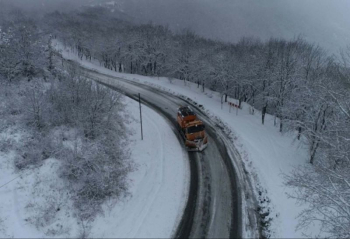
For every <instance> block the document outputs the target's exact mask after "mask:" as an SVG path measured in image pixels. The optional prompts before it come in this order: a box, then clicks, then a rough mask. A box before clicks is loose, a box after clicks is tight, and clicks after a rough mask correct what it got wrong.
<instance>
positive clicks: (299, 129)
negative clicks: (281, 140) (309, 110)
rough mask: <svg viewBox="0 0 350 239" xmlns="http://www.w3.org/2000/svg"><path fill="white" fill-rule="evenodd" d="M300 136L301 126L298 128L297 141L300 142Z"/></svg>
mask: <svg viewBox="0 0 350 239" xmlns="http://www.w3.org/2000/svg"><path fill="white" fill-rule="evenodd" d="M300 136H301V126H299V127H298V140H300Z"/></svg>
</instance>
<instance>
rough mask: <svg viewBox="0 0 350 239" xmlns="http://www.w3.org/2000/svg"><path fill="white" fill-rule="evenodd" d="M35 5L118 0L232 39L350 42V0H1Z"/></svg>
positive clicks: (63, 7) (138, 16)
mask: <svg viewBox="0 0 350 239" xmlns="http://www.w3.org/2000/svg"><path fill="white" fill-rule="evenodd" d="M1 1H2V2H5V1H6V2H11V4H12V5H15V6H18V7H21V8H24V9H27V10H30V11H31V12H35V13H38V12H47V11H52V10H60V11H67V10H73V9H77V8H79V7H81V6H83V5H88V6H91V5H92V4H93V5H96V4H104V3H107V2H109V3H111V2H116V3H117V4H116V5H115V6H113V5H112V4H108V5H107V6H108V7H114V8H116V9H115V10H117V11H116V13H118V12H120V11H122V12H123V13H124V14H125V16H127V17H126V18H127V20H133V21H134V22H137V23H147V22H150V21H152V22H153V23H156V24H163V25H167V26H169V28H170V29H172V30H173V31H175V32H176V31H179V30H181V29H183V28H189V29H192V30H194V31H195V32H196V33H197V34H199V35H201V36H204V37H208V38H212V39H219V40H223V41H229V42H237V41H238V40H239V39H240V38H242V37H258V38H261V39H263V40H266V39H269V38H270V37H276V38H286V39H291V38H295V37H298V36H302V37H303V38H304V39H305V40H307V41H309V42H312V43H316V44H319V45H320V46H322V47H323V48H325V49H328V50H329V51H330V52H336V51H338V50H339V48H343V47H345V46H346V45H348V44H350V14H349V12H350V1H348V0H333V1H331V0H328V1H327V0H307V1H304V0H259V1H257V0H241V1H234V0H215V1H214V0H116V1H112V0H0V2H1Z"/></svg>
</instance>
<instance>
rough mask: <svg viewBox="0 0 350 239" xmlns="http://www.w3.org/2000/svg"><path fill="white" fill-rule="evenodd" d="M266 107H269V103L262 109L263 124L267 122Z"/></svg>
mask: <svg viewBox="0 0 350 239" xmlns="http://www.w3.org/2000/svg"><path fill="white" fill-rule="evenodd" d="M266 109H267V105H265V106H264V107H263V108H262V111H261V123H262V124H264V123H265V114H266Z"/></svg>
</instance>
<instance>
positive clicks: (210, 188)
mask: <svg viewBox="0 0 350 239" xmlns="http://www.w3.org/2000/svg"><path fill="white" fill-rule="evenodd" d="M83 69H84V71H86V72H88V78H90V79H92V80H95V81H96V82H98V83H100V84H103V85H105V86H107V87H109V88H111V89H113V90H116V91H119V92H121V93H123V94H125V95H126V96H128V97H130V98H132V99H135V100H138V93H140V94H141V96H142V103H143V104H145V105H147V106H149V107H151V108H153V109H154V110H156V111H157V112H158V113H159V114H161V115H163V116H164V117H165V118H166V119H167V120H168V121H169V122H170V124H171V125H172V127H173V130H174V132H175V133H176V135H177V136H178V138H179V140H182V139H181V137H180V135H179V133H178V132H177V130H176V113H177V108H178V107H179V106H180V105H191V106H192V108H193V109H194V111H195V112H196V113H197V115H198V116H199V118H200V119H201V120H202V121H204V123H205V124H206V131H207V133H208V136H209V144H208V147H207V148H206V149H205V150H204V151H203V152H189V153H188V154H189V155H188V156H189V159H190V160H189V164H190V171H191V180H190V187H189V194H188V195H189V196H188V200H187V204H186V206H185V210H184V214H183V217H182V219H181V221H180V223H179V225H178V227H177V230H176V232H175V234H174V237H175V238H188V237H190V238H241V237H242V236H243V230H252V231H253V233H249V235H254V236H255V237H259V234H260V233H259V230H258V226H257V224H258V223H257V221H258V220H257V217H256V213H255V209H256V201H255V199H254V196H253V193H252V185H251V182H250V180H249V177H247V175H246V172H244V170H242V169H238V170H237V168H242V167H241V165H238V164H239V161H240V160H239V159H237V158H235V157H239V154H238V153H237V151H236V150H235V149H234V147H233V146H232V145H231V146H229V147H227V146H228V145H229V144H230V142H229V141H228V140H227V138H225V137H226V135H225V134H224V132H223V131H222V129H221V128H220V126H219V125H218V124H217V123H216V122H215V121H213V120H212V119H210V118H209V117H208V116H207V115H206V114H205V113H204V112H203V111H202V110H201V108H199V107H197V106H196V105H195V104H193V103H191V102H189V101H188V99H182V98H180V97H177V96H174V95H171V94H169V93H166V92H163V91H161V90H158V89H156V88H154V87H151V86H147V85H144V84H140V83H137V82H132V81H127V80H125V79H122V78H118V77H115V76H112V75H107V74H102V73H99V72H96V71H93V70H88V69H85V68H83ZM234 162H236V163H234ZM247 201H248V202H250V203H247ZM242 211H244V213H242Z"/></svg>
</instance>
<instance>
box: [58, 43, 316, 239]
mask: <svg viewBox="0 0 350 239" xmlns="http://www.w3.org/2000/svg"><path fill="white" fill-rule="evenodd" d="M58 48H60V49H61V50H62V49H63V47H58ZM62 54H63V56H64V57H65V58H67V59H72V60H75V61H78V62H80V63H81V64H82V65H83V66H84V67H86V68H89V69H94V70H96V71H98V72H101V73H105V74H110V75H113V76H117V77H121V78H123V79H126V80H130V81H136V82H139V83H144V84H147V85H151V86H154V87H156V88H159V89H162V90H164V91H167V92H169V93H172V94H174V95H181V96H185V97H186V98H187V97H188V98H191V99H192V100H193V101H195V102H197V103H198V104H201V105H203V106H204V108H205V110H206V112H207V114H209V115H212V116H213V117H216V118H217V119H219V120H220V121H221V122H222V123H224V124H225V125H226V126H227V127H228V129H229V131H231V132H230V134H232V138H233V139H234V145H235V146H236V148H237V149H238V150H239V152H240V154H241V156H242V159H243V161H244V165H245V168H246V170H247V171H248V172H249V173H250V175H251V177H252V178H253V182H254V184H255V186H256V188H255V189H256V194H257V195H258V198H259V201H260V205H261V206H262V207H263V210H264V211H265V212H267V214H268V216H267V217H266V219H268V218H270V220H271V221H270V224H271V226H270V227H269V228H270V230H271V237H283V238H296V237H305V234H303V233H304V232H302V231H296V230H295V228H296V225H297V219H296V218H297V216H298V214H299V213H300V212H301V210H302V209H303V206H300V205H298V204H297V203H296V201H295V200H294V199H291V198H289V197H288V196H287V194H288V193H291V192H292V191H291V189H289V188H285V187H284V185H283V175H284V174H288V173H289V172H290V171H291V170H292V169H293V167H294V166H298V165H303V164H307V149H306V148H305V146H303V145H301V144H300V143H299V141H298V140H296V134H284V135H282V134H281V133H279V132H278V128H277V127H275V126H274V123H273V122H274V118H273V116H271V115H267V116H266V118H265V125H262V124H261V112H259V111H257V110H255V113H254V114H251V112H250V111H251V109H250V108H251V107H250V106H249V105H248V104H245V103H243V104H242V105H243V107H242V109H239V110H237V109H236V108H232V109H231V112H230V107H229V105H228V104H227V103H224V104H223V107H222V109H221V103H220V102H221V100H220V94H219V93H217V92H213V91H210V90H208V89H205V93H203V92H202V91H201V87H200V88H197V85H196V84H193V83H188V82H186V83H184V82H183V81H181V80H177V79H172V80H169V79H168V78H164V77H159V78H158V77H146V76H141V75H135V74H132V75H131V74H125V73H118V72H114V71H111V70H108V69H105V68H103V67H101V66H99V64H98V62H88V61H84V60H83V61H81V60H79V59H78V57H77V56H76V55H75V54H74V53H73V52H69V50H68V49H66V50H63V51H62ZM229 101H230V102H234V103H237V102H236V100H235V99H229ZM277 125H278V124H277ZM267 214H266V215H267ZM316 230H318V228H317V225H316V226H315V227H314V228H309V231H306V232H305V233H310V232H311V233H317V231H316Z"/></svg>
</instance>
